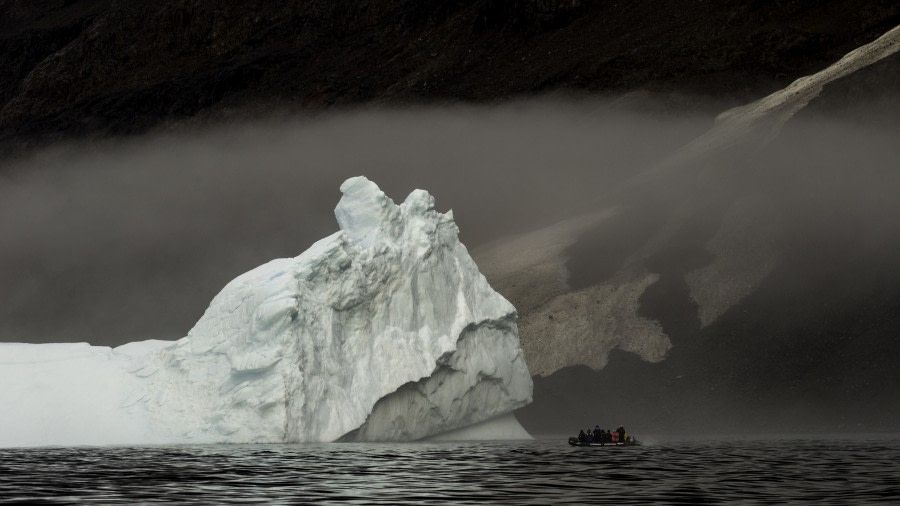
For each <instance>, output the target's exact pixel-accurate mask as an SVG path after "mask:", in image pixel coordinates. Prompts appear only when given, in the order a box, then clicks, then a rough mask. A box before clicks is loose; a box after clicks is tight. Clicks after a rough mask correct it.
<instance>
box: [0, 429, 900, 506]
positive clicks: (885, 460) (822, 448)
mask: <svg viewBox="0 0 900 506" xmlns="http://www.w3.org/2000/svg"><path fill="white" fill-rule="evenodd" d="M897 462H900V439H898V438H896V437H893V438H887V439H886V438H873V439H860V440H838V439H779V440H746V439H745V440H740V441H730V442H729V441H724V440H716V441H711V440H706V441H704V440H699V441H696V440H695V441H685V440H682V441H673V442H663V441H660V442H657V443H654V444H652V445H647V446H643V447H633V448H622V447H620V448H615V447H613V448H610V447H602V448H601V447H589V448H576V447H570V446H568V445H567V444H566V441H565V439H564V438H560V439H559V440H539V441H522V442H511V443H507V442H489V443H473V442H468V443H406V444H397V443H390V444H372V443H359V444H349V443H348V444H315V445H228V446H226V445H218V446H165V447H139V448H132V447H129V448H126V447H100V448H97V447H76V448H30V449H24V448H23V449H0V502H23V503H24V502H30V501H33V500H35V499H42V500H48V501H59V502H74V501H77V502H87V501H93V502H100V503H134V502H137V501H153V500H156V501H160V500H162V501H165V500H171V501H178V502H189V501H198V502H226V501H248V500H257V501H283V502H294V501H302V500H327V501H331V502H357V503H388V504H394V503H398V502H436V503H447V502H452V503H467V502H468V503H483V502H490V503H498V502H504V503H516V504H521V503H535V504H548V503H556V504H559V503H584V502H595V503H596V502H609V503H615V504H642V503H647V502H652V501H662V502H669V503H672V502H680V503H697V502H709V501H731V502H733V501H746V502H775V503H781V502H785V501H791V500H798V501H816V502H828V503H833V504H847V503H860V502H866V501H886V502H898V501H900V480H898V476H900V464H898V463H897Z"/></svg>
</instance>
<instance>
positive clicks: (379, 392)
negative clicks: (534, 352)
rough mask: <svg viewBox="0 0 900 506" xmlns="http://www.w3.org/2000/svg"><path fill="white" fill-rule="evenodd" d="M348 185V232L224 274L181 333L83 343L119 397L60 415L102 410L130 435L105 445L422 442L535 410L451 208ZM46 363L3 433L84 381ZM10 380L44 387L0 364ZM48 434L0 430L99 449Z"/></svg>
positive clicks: (0, 424) (21, 440) (516, 350)
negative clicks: (164, 340)
mask: <svg viewBox="0 0 900 506" xmlns="http://www.w3.org/2000/svg"><path fill="white" fill-rule="evenodd" d="M341 191H342V192H343V198H341V200H340V202H339V204H338V206H337V208H336V209H335V215H336V217H337V219H338V223H339V224H340V227H341V231H339V232H337V233H335V234H333V235H331V236H329V237H326V238H324V239H322V240H320V241H318V242H317V243H315V244H314V245H313V246H312V247H310V248H309V249H308V250H307V251H305V252H304V253H302V254H301V255H300V256H298V257H296V258H288V259H277V260H273V261H271V262H269V263H267V264H264V265H262V266H260V267H257V268H256V269H253V270H252V271H250V272H247V273H245V274H243V275H241V276H239V277H237V278H236V279H234V280H233V281H231V282H230V283H229V284H228V285H226V286H225V288H224V289H222V291H221V292H220V293H219V294H218V295H217V296H216V297H215V298H214V299H213V301H212V302H211V303H210V306H209V308H208V309H207V310H206V312H205V313H204V315H203V317H202V318H201V319H200V320H199V321H198V322H197V324H196V325H195V326H194V327H193V328H192V329H191V330H190V332H189V333H188V335H187V337H184V338H182V339H180V340H178V341H176V342H174V343H170V344H163V345H160V344H159V342H152V343H149V344H137V343H132V344H129V345H125V346H123V347H120V348H117V349H116V350H109V349H108V348H99V347H94V348H91V347H86V348H88V349H91V350H95V351H94V352H93V353H94V354H93V355H91V356H92V357H93V358H91V359H89V360H94V361H99V360H103V361H105V367H106V369H108V371H107V372H102V371H101V372H98V373H96V374H99V375H100V376H101V378H100V379H98V384H99V383H102V381H101V380H102V378H103V377H106V378H108V379H109V380H111V381H113V382H114V383H116V384H119V385H122V387H121V388H120V389H119V390H121V391H119V390H117V391H116V392H114V393H113V394H110V393H109V392H106V391H105V390H102V389H100V391H98V392H97V395H95V396H91V395H88V394H89V393H90V392H91V391H93V389H95V388H97V387H91V386H87V387H85V388H84V389H83V390H84V391H85V393H86V395H82V396H81V397H80V400H79V401H78V402H77V403H75V405H73V406H69V407H67V408H66V409H67V410H68V411H73V412H75V411H77V412H80V413H90V412H91V411H92V410H97V409H99V408H98V406H100V405H102V406H103V409H104V410H105V411H104V413H110V414H108V415H107V418H108V419H110V420H114V421H116V422H122V421H124V422H126V423H129V424H131V425H133V426H134V427H133V430H129V431H126V433H123V434H121V435H120V436H119V437H117V438H112V440H109V441H106V442H112V443H122V442H144V441H149V442H301V441H333V440H337V439H339V438H343V439H344V440H368V441H371V440H411V439H420V438H424V437H429V436H434V435H438V434H441V433H447V432H449V431H456V430H458V429H462V428H465V427H470V426H473V425H474V426H476V427H477V426H478V425H476V424H481V423H482V422H485V421H488V420H492V419H497V418H498V417H503V415H507V414H509V413H511V412H512V411H513V410H515V409H517V408H519V407H522V406H524V405H525V404H527V403H529V402H530V401H531V389H532V383H531V377H530V375H529V373H528V368H527V366H526V364H525V360H524V356H523V354H522V351H521V347H520V344H519V337H518V332H517V329H516V318H517V315H516V311H515V308H513V306H512V305H511V304H510V303H509V302H508V301H507V300H506V299H504V298H503V297H502V296H501V295H499V294H498V293H496V292H495V291H494V290H493V289H492V288H491V287H490V286H489V285H488V283H487V281H486V280H485V278H484V276H482V275H481V273H480V272H479V271H478V268H477V266H476V265H475V263H474V262H473V261H472V259H471V257H470V256H469V254H468V251H467V250H466V248H465V246H463V245H462V244H461V243H460V242H459V240H458V238H457V234H458V229H457V228H456V225H455V223H454V222H453V217H452V212H447V213H446V214H441V213H439V212H437V211H436V210H435V208H434V199H433V198H432V197H431V195H429V194H428V193H427V192H425V191H422V190H416V191H414V192H412V193H411V194H410V195H409V197H408V198H407V199H406V201H405V202H404V203H403V204H401V205H396V204H395V203H394V202H393V201H392V200H391V199H390V198H388V197H387V196H386V195H385V194H384V193H383V192H381V190H380V189H379V188H378V186H376V185H375V184H374V183H372V182H371V181H369V180H367V179H366V178H364V177H356V178H352V179H349V180H347V181H346V182H345V183H344V184H343V185H342V186H341ZM15 346H18V347H20V348H17V349H15V350H14V349H13V348H12V345H0V354H3V356H6V355H8V354H10V353H13V354H16V355H17V356H20V357H22V353H25V352H23V351H22V350H26V349H32V350H34V348H31V346H37V345H15ZM43 346H50V347H51V348H48V349H46V350H45V352H34V351H31V352H29V353H31V355H29V357H27V358H22V360H21V361H20V362H23V363H26V364H34V363H38V362H41V361H42V360H43V359H42V358H41V357H42V356H43V355H45V354H46V353H49V350H53V349H55V348H53V347H54V346H67V345H43ZM68 346H70V345H68ZM23 347H24V348H23ZM97 350H100V351H97ZM103 350H105V351H103ZM57 351H59V350H57ZM69 360H70V359H68V358H64V359H63V362H68V361H69ZM4 368H5V369H6V370H5V371H4ZM89 368H90V367H88V369H89ZM64 369H65V368H64ZM52 370H53V367H52V366H47V367H45V368H44V369H42V373H41V374H42V375H43V380H46V381H47V382H46V384H42V385H41V386H40V388H31V390H30V391H31V395H32V398H33V399H36V401H35V402H30V401H29V402H28V403H26V402H24V401H23V400H22V399H19V398H17V397H15V396H10V394H9V392H8V391H6V392H5V393H0V403H3V405H6V406H9V405H11V404H10V403H13V404H12V405H26V404H27V405H28V406H31V407H28V406H26V408H27V409H25V410H23V411H20V412H17V413H15V414H13V415H11V416H10V415H4V416H6V417H9V419H8V420H7V419H6V418H0V434H5V433H6V432H7V431H6V430H5V427H4V425H5V424H9V425H10V426H13V425H15V426H16V427H20V426H21V427H27V426H28V420H29V419H30V418H31V417H34V416H35V413H36V411H38V410H36V409H32V408H33V406H34V405H38V406H39V405H41V399H42V398H45V397H47V396H48V395H51V393H52V392H54V391H56V389H57V387H58V386H61V385H63V384H66V383H69V384H71V383H72V382H74V383H75V384H78V383H79V382H80V381H81V378H80V376H78V375H76V376H75V377H71V376H70V377H65V376H63V375H56V374H55V373H53V371H52ZM98 370H99V369H98ZM109 371H114V373H115V374H113V372H109ZM4 373H5V375H6V376H14V377H15V378H18V379H17V381H20V382H24V383H26V384H31V386H32V387H33V386H34V383H35V381H37V380H36V379H32V380H29V379H28V378H27V377H25V376H27V375H26V374H25V372H24V370H16V371H12V370H11V369H10V368H8V367H6V366H4V365H0V377H4ZM113 376H115V377H113ZM92 377H93V375H92ZM48 378H49V379H48ZM26 386H27V385H23V387H22V388H25V387H26ZM7 397H10V398H9V399H7ZM16 403H18V404H16ZM123 413H126V414H127V417H126V416H124V415H122V414H123ZM119 415H122V416H119ZM85 416H88V417H89V416H90V415H85ZM52 425H53V423H50V424H49V426H44V427H43V428H42V434H43V435H42V436H41V437H40V438H36V437H32V438H30V439H29V437H28V433H27V432H28V431H27V429H23V430H21V431H18V432H16V436H15V438H13V439H12V440H10V439H9V438H8V437H6V436H5V435H4V436H0V445H10V444H14V445H15V444H51V443H52V444H78V443H83V442H85V441H82V440H88V441H89V442H91V443H96V442H98V441H97V436H96V435H95V434H80V435H79V434H76V435H74V436H73V435H71V434H69V435H67V436H66V437H65V438H62V439H64V440H56V439H54V438H53V437H52V433H53V427H52ZM84 430H86V431H87V432H88V433H90V432H91V430H90V424H87V426H86V427H84ZM451 433H452V432H451ZM507 433H509V434H518V435H520V434H521V433H519V432H517V431H514V430H510V431H507ZM99 437H100V439H101V440H102V436H99ZM57 439H58V438H57ZM34 441H37V442H36V443H35V442H34Z"/></svg>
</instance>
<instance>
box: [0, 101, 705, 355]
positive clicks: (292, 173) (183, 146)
mask: <svg viewBox="0 0 900 506" xmlns="http://www.w3.org/2000/svg"><path fill="white" fill-rule="evenodd" d="M710 122H711V118H709V117H689V118H674V117H667V118H653V117H649V116H642V115H637V114H629V113H626V112H623V111H622V110H621V109H617V108H616V107H614V106H613V105H611V104H610V103H609V102H608V101H585V102H577V103H559V102H555V101H554V102H530V103H516V104H511V105H507V106H503V107H454V108H424V109H409V110H362V111H352V112H345V113H339V114H333V115H328V116H319V117H310V118H302V117H301V118H292V119H288V120H285V119H280V120H272V121H259V120H257V121H253V122H247V123H243V124H237V125H231V126H228V127H222V128H218V129H213V130H207V131H204V132H200V133H194V132H191V133H186V132H183V131H178V132H170V133H162V134H156V135H152V136H146V137H142V138H136V139H129V140H124V141H121V140H120V141H115V140H113V141H106V142H101V143H95V144H91V145H65V146H57V147H54V148H50V149H47V150H44V151H41V152H38V153H36V154H33V155H32V156H31V157H29V158H28V159H25V160H22V161H19V162H17V163H15V164H7V165H6V166H4V167H3V168H2V169H0V170H2V172H0V177H2V179H0V237H2V238H3V241H2V246H0V299H2V300H3V304H2V307H0V339H2V340H3V341H21V342H70V341H87V342H90V343H91V344H95V345H117V344H122V343H125V342H129V341H133V340H139V339H149V338H161V339H175V338H179V337H181V336H184V335H185V334H186V333H187V331H188V330H189V329H190V327H191V326H192V325H193V323H194V322H195V321H196V320H197V319H198V318H199V317H200V315H201V314H202V312H203V310H204V309H205V307H206V305H207V304H208V302H209V301H210V300H211V298H212V297H213V296H214V295H215V294H216V293H217V292H218V290H219V289H221V287H222V286H224V285H225V284H226V283H227V282H228V281H230V280H231V279H233V278H234V277H236V276H237V275H238V274H240V273H242V272H245V271H247V270H249V269H251V268H253V267H255V266H256V265H259V264H261V263H264V262H266V261H268V260H270V259H272V258H278V257H288V256H296V255H297V254H299V253H300V252H302V251H303V250H304V249H306V248H307V247H308V246H309V245H310V244H311V243H312V242H314V241H315V240H317V239H319V238H322V237H324V236H326V235H328V234H330V233H332V232H334V231H336V230H337V224H336V222H335V220H334V216H333V209H334V206H335V205H336V204H337V201H338V199H339V198H340V192H339V191H338V187H339V186H340V183H341V182H342V181H343V180H344V179H346V178H347V177H351V176H355V175H360V174H363V175H366V176H367V177H369V178H370V179H372V180H373V181H375V182H376V183H378V184H379V185H380V186H381V188H382V189H383V190H384V191H385V192H386V193H387V194H388V195H389V196H390V197H392V198H393V199H394V200H395V201H402V200H403V199H404V198H405V196H406V195H407V194H408V193H409V192H410V191H412V190H413V189H416V188H424V189H427V190H428V191H430V192H432V194H434V195H435V198H436V200H437V206H438V208H439V209H442V210H447V209H450V208H452V209H453V210H454V212H455V216H456V219H457V222H458V224H459V226H460V229H461V239H462V240H463V242H464V243H465V244H467V245H468V246H469V247H472V246H476V245H478V244H480V243H482V242H485V241H488V240H492V239H496V238H498V237H501V236H504V235H508V234H511V233H515V232H520V231H524V230H528V229H531V228H535V227H539V226H542V225H546V224H549V223H552V222H553V221H555V220H558V219H561V218H563V217H565V216H569V215H573V214H576V213H579V212H583V211H584V210H585V209H587V208H589V207H590V205H591V201H592V199H593V198H595V197H596V196H597V195H599V194H601V193H602V192H603V191H604V190H606V189H607V188H609V187H611V186H613V185H615V184H617V183H618V182H619V181H621V180H622V179H624V178H626V177H628V176H629V175H630V174H633V173H635V172H638V171H640V170H642V169H644V168H646V167H648V166H651V165H652V164H654V163H655V162H656V161H657V160H659V159H661V158H662V157H663V156H665V155H666V153H668V152H670V151H671V150H673V149H675V148H677V147H678V146H679V145H680V144H683V143H684V142H686V141H687V140H689V139H690V138H691V137H692V136H693V135H696V134H697V133H698V132H701V131H702V130H703V129H705V128H707V127H708V125H709V124H710Z"/></svg>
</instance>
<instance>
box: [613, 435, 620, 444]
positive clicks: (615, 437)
mask: <svg viewBox="0 0 900 506" xmlns="http://www.w3.org/2000/svg"><path fill="white" fill-rule="evenodd" d="M612 442H613V443H618V442H619V433H618V432H613V433H612Z"/></svg>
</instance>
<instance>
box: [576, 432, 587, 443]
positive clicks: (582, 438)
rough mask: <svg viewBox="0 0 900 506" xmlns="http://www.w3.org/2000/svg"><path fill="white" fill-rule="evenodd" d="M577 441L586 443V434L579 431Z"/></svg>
mask: <svg viewBox="0 0 900 506" xmlns="http://www.w3.org/2000/svg"><path fill="white" fill-rule="evenodd" d="M578 441H579V442H582V443H585V442H587V434H585V433H584V429H581V432H579V433H578Z"/></svg>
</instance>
